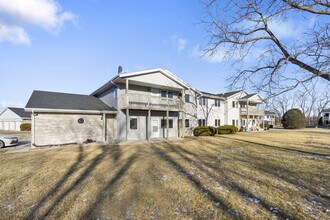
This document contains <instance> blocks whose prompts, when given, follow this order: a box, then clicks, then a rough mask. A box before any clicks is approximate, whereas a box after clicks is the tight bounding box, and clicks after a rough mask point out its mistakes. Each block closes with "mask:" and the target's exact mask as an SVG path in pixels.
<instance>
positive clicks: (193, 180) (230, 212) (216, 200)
mask: <svg viewBox="0 0 330 220" xmlns="http://www.w3.org/2000/svg"><path fill="white" fill-rule="evenodd" d="M151 149H152V150H153V151H154V154H155V155H157V156H159V157H160V158H161V159H162V160H164V161H165V162H167V163H169V164H170V166H171V167H173V168H174V169H175V170H176V171H177V172H178V173H179V174H180V175H182V176H184V177H185V178H186V179H187V180H189V182H190V183H191V184H192V185H193V186H194V187H195V188H196V189H197V190H198V191H200V192H201V193H203V194H204V195H205V197H207V198H208V199H209V200H210V201H211V202H212V203H213V204H215V205H216V206H217V207H218V208H219V209H221V210H222V211H224V212H225V213H227V214H228V215H229V216H231V217H232V218H233V219H235V218H238V216H237V212H236V211H235V210H232V209H231V208H230V207H229V206H228V204H226V203H225V202H224V201H223V200H222V199H220V198H219V197H218V196H216V195H215V194H214V193H213V192H212V191H211V190H209V189H207V188H206V187H205V186H204V185H203V184H202V183H201V182H200V181H199V180H198V179H197V178H195V177H193V176H192V175H191V174H190V173H189V172H188V171H187V170H185V168H184V167H182V166H181V165H180V164H179V163H178V162H176V161H175V160H174V159H173V158H172V157H171V156H169V155H168V154H167V153H166V152H165V151H163V150H161V148H160V147H157V146H156V145H152V146H151Z"/></svg>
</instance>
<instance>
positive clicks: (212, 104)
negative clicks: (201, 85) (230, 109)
mask: <svg viewBox="0 0 330 220" xmlns="http://www.w3.org/2000/svg"><path fill="white" fill-rule="evenodd" d="M225 100H226V99H225V98H224V97H220V96H219V95H217V94H211V93H207V92H201V94H200V96H199V99H198V103H197V105H198V108H197V119H198V126H206V125H207V126H216V127H218V126H220V125H224V124H225V117H224V115H225Z"/></svg>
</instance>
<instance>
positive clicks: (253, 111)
mask: <svg viewBox="0 0 330 220" xmlns="http://www.w3.org/2000/svg"><path fill="white" fill-rule="evenodd" d="M264 114H265V111H264V110H262V109H259V108H257V107H255V106H248V107H243V108H241V115H264Z"/></svg>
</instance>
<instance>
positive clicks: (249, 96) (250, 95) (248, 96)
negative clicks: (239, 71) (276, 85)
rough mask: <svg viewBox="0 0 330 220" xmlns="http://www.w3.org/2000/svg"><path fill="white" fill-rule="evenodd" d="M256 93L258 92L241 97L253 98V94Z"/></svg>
mask: <svg viewBox="0 0 330 220" xmlns="http://www.w3.org/2000/svg"><path fill="white" fill-rule="evenodd" d="M256 94H257V93H253V94H249V95H246V96H244V97H242V98H241V99H248V98H251V97H252V96H254V95H256Z"/></svg>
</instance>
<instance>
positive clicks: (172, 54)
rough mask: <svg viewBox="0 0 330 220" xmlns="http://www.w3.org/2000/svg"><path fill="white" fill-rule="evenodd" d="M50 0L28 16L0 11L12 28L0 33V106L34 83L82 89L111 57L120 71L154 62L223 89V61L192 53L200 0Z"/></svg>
mask: <svg viewBox="0 0 330 220" xmlns="http://www.w3.org/2000/svg"><path fill="white" fill-rule="evenodd" d="M1 1H2V0H1ZM1 1H0V3H1ZM16 1H17V0H16ZM29 1H31V2H33V1H34V0H29ZM13 2H15V1H14V0H13ZM45 2H49V1H46V0H45ZM56 3H57V4H56V6H55V8H53V9H54V10H55V9H56V10H55V12H54V10H53V11H52V10H49V11H50V12H49V13H48V14H45V15H40V16H39V15H38V9H37V8H36V7H43V6H42V5H41V6H38V5H35V6H34V8H32V11H33V12H31V13H32V15H35V14H36V15H35V17H36V19H39V20H40V21H31V22H30V21H29V20H28V19H31V18H30V17H31V16H30V15H26V16H25V17H24V16H21V17H22V18H19V19H18V18H16V17H15V18H14V19H11V20H14V21H10V19H7V20H6V19H5V22H7V23H3V24H4V25H7V27H8V29H9V30H11V31H12V32H10V33H11V34H12V35H11V36H7V38H6V36H2V40H1V33H0V77H1V82H2V83H1V89H0V108H4V107H5V106H6V105H16V106H25V104H26V102H27V101H28V98H29V96H30V95H31V93H32V91H33V90H47V91H59V92H69V93H79V94H89V93H91V92H92V91H93V90H95V89H97V88H98V87H99V86H101V85H102V84H103V83H105V82H106V81H107V80H109V79H110V78H112V77H113V76H114V75H115V74H116V73H117V67H118V65H122V66H123V68H124V70H125V71H136V70H142V69H150V68H158V67H160V68H164V69H168V70H170V71H172V72H173V73H174V74H176V75H178V76H179V77H181V78H183V79H184V80H185V81H187V82H189V83H190V84H192V85H193V86H195V87H197V88H198V89H201V90H206V91H209V92H223V91H226V88H225V86H226V82H225V78H226V77H227V74H228V71H229V70H228V67H225V66H224V65H223V64H219V63H214V62H212V61H210V60H207V59H203V58H201V57H199V56H198V48H201V47H203V46H205V45H206V44H207V36H206V33H205V32H204V27H203V26H202V25H200V24H197V23H198V17H201V16H202V13H203V5H202V4H201V3H200V1H199V0H180V1H177V0H167V1H154V0H147V1H112V0H111V1H110V0H79V1H77V0H76V1H63V0H61V1H56ZM46 6H47V5H46ZM46 6H45V7H46ZM56 7H57V8H56ZM39 10H44V9H43V8H39ZM45 11H47V10H46V9H45ZM42 16H49V17H51V16H52V19H49V22H48V18H46V17H42ZM7 17H9V16H8V14H5V15H3V14H2V15H1V12H0V22H1V18H7ZM17 20H18V21H17ZM26 20H27V21H26ZM31 20H32V19H31ZM17 24H18V25H17ZM0 25H1V23H0ZM16 26H18V27H20V29H19V28H16V29H14V28H13V27H16ZM10 28H11V29H10Z"/></svg>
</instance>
